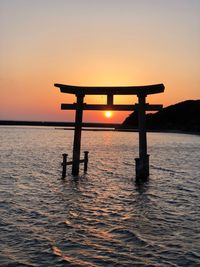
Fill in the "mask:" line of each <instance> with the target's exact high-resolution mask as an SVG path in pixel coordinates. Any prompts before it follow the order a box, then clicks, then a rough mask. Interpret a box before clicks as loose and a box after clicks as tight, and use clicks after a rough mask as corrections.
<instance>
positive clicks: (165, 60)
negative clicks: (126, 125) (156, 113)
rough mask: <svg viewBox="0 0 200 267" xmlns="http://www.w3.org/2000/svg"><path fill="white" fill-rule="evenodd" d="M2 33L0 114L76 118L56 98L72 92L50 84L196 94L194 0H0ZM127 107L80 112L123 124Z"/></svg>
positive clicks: (93, 99)
mask: <svg viewBox="0 0 200 267" xmlns="http://www.w3.org/2000/svg"><path fill="white" fill-rule="evenodd" d="M0 35H1V38H0V82H1V85H0V92H1V95H0V120H42V121H73V120H74V111H68V110H61V109H60V104H61V103H73V102H74V101H75V98H74V97H73V96H72V95H68V94H63V93H60V91H59V88H56V87H54V83H63V84H69V85H79V86H81V85H82V86H94V85H95V86H126V85H127V86H128V85H133V86H134V85H147V84H157V83H163V84H164V85H165V92H164V93H162V94H157V95H152V96H149V97H148V98H147V102H149V103H151V104H163V105H164V106H168V105H171V104H175V103H177V102H180V101H184V100H187V99H199V98H200V88H199V87H200V49H199V48H200V1H199V0H0ZM85 102H87V103H90V104H92V103H105V97H104V96H99V97H97V96H90V97H86V99H85ZM136 102H137V98H136V97H135V96H131V97H130V96H128V97H127V96H124V97H122V96H118V97H115V103H118V104H119V103H121V104H130V103H131V104H134V103H136ZM129 113H130V112H119V111H118V112H114V113H113V116H111V118H106V117H105V116H104V113H103V112H102V111H84V121H88V122H118V123H120V122H122V121H123V120H124V119H125V118H126V117H127V116H128V114H129Z"/></svg>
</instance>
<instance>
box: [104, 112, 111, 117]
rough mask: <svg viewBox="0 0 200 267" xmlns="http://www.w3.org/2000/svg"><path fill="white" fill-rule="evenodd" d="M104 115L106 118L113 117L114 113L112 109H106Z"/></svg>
mask: <svg viewBox="0 0 200 267" xmlns="http://www.w3.org/2000/svg"><path fill="white" fill-rule="evenodd" d="M104 115H105V117H106V118H111V117H112V115H113V114H112V111H105V112H104Z"/></svg>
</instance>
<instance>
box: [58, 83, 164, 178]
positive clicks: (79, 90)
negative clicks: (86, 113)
mask: <svg viewBox="0 0 200 267" xmlns="http://www.w3.org/2000/svg"><path fill="white" fill-rule="evenodd" d="M54 86H55V87H59V88H60V91H61V93H67V94H74V95H75V96H76V98H77V102H76V103H73V104H61V109H63V110H76V116H75V130H74V143H73V158H72V162H71V163H70V164H72V175H78V174H79V164H80V163H81V162H83V160H80V149H81V129H82V117H83V110H117V111H135V110H137V111H138V130H139V158H136V159H135V161H136V179H137V178H139V179H140V178H144V179H146V178H147V177H148V176H149V155H148V154H147V137H146V116H145V112H146V111H157V110H160V109H162V105H150V104H148V103H146V97H147V95H151V94H157V93H162V92H164V89H165V87H164V85H163V84H154V85H145V86H121V87H110V86H108V87H107V86H105V87H100V86H99V87H96V86H95V87H94V86H91V87H88V86H72V85H64V84H54ZM85 95H106V96H107V104H106V105H103V104H86V103H84V102H83V100H84V97H85ZM114 95H137V97H138V104H134V105H115V104H114V103H113V96H114Z"/></svg>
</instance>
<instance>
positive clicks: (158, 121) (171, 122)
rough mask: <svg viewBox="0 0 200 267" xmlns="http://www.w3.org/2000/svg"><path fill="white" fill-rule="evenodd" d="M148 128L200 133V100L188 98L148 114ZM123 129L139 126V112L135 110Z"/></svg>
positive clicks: (123, 124) (126, 120)
mask: <svg viewBox="0 0 200 267" xmlns="http://www.w3.org/2000/svg"><path fill="white" fill-rule="evenodd" d="M146 118H147V129H148V130H158V131H162V130H164V131H184V132H199V133H200V100H186V101H184V102H180V103H177V104H175V105H171V106H168V107H166V108H163V109H162V110H160V111H158V112H157V113H154V114H147V116H146ZM120 128H122V129H136V128H138V114H137V112H136V111H135V112H133V113H131V114H130V115H129V117H127V118H126V119H125V120H124V122H123V123H122V125H121V127H120Z"/></svg>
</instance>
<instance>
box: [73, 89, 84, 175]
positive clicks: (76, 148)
mask: <svg viewBox="0 0 200 267" xmlns="http://www.w3.org/2000/svg"><path fill="white" fill-rule="evenodd" d="M76 97H77V104H76V117H75V129H74V144H73V164H72V175H78V174H79V161H80V149H81V129H82V118H83V99H84V95H83V94H77V95H76Z"/></svg>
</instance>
